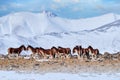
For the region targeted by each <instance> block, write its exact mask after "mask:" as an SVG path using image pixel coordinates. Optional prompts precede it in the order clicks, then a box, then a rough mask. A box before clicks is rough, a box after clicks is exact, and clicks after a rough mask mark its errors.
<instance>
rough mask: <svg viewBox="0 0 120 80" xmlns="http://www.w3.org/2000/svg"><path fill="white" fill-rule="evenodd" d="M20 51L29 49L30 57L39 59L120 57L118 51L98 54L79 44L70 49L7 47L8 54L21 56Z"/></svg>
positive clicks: (59, 47) (96, 51)
mask: <svg viewBox="0 0 120 80" xmlns="http://www.w3.org/2000/svg"><path fill="white" fill-rule="evenodd" d="M22 51H30V52H31V55H30V56H31V58H33V57H34V56H35V55H37V56H39V58H40V59H63V58H64V59H67V58H73V57H76V58H78V59H86V60H99V59H100V58H103V57H104V59H113V58H114V57H116V58H120V53H119V52H118V53H116V54H110V53H107V52H105V53H104V54H100V53H99V50H98V49H94V48H93V47H92V46H88V47H87V48H83V47H82V46H81V45H77V46H75V47H74V48H73V49H72V50H71V49H70V48H64V47H61V46H58V47H55V46H53V47H51V48H50V49H44V48H42V47H33V46H31V45H28V46H27V47H25V46H24V45H21V46H20V47H18V48H11V47H10V48H8V55H14V54H17V55H18V56H21V52H22ZM74 54H77V55H74Z"/></svg>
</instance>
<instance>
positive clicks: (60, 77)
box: [0, 71, 120, 80]
mask: <svg viewBox="0 0 120 80" xmlns="http://www.w3.org/2000/svg"><path fill="white" fill-rule="evenodd" d="M0 80H120V73H115V74H105V73H102V74H98V73H97V74H95V73H79V74H71V73H46V74H42V73H41V74H38V73H18V72H13V71H0Z"/></svg>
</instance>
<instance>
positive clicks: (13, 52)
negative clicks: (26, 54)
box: [8, 45, 26, 55]
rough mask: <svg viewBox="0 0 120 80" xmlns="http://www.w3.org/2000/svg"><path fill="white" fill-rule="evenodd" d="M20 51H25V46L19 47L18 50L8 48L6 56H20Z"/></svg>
mask: <svg viewBox="0 0 120 80" xmlns="http://www.w3.org/2000/svg"><path fill="white" fill-rule="evenodd" d="M22 50H26V48H25V46H24V45H21V46H20V47H18V48H12V47H10V48H8V54H18V55H20V53H21V52H22Z"/></svg>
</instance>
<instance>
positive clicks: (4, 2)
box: [0, 0, 120, 18]
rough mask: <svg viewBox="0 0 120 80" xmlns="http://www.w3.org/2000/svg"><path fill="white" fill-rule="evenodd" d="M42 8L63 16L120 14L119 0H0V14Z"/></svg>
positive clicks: (37, 10) (80, 16) (41, 9)
mask: <svg viewBox="0 0 120 80" xmlns="http://www.w3.org/2000/svg"><path fill="white" fill-rule="evenodd" d="M43 10H48V11H52V12H53V13H55V14H57V15H58V16H60V17H65V18H86V17H93V16H98V15H102V14H106V13H117V14H120V0H0V16H4V15H6V14H9V13H14V12H20V11H30V12H41V11H43Z"/></svg>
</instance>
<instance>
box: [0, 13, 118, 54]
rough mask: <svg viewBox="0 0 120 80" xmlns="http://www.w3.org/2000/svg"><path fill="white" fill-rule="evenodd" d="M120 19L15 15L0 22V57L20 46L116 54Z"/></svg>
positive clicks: (109, 15)
mask: <svg viewBox="0 0 120 80" xmlns="http://www.w3.org/2000/svg"><path fill="white" fill-rule="evenodd" d="M119 19H120V15H117V14H113V13H110V14H105V15H102V16H98V17H93V18H86V19H65V18H60V17H58V16H56V15H55V14H53V13H51V12H47V11H44V12H42V13H30V12H18V13H12V14H9V15H7V16H3V17H1V18H0V53H4V54H7V48H8V47H18V46H20V45H21V44H24V45H26V46H27V45H28V44H30V45H32V46H39V47H40V46H41V47H44V48H51V47H52V46H56V47H57V46H63V47H70V48H71V49H72V48H73V47H74V46H75V45H82V46H83V47H88V45H92V46H93V47H94V48H98V49H100V52H101V53H103V52H105V51H109V52H117V51H120V37H119V33H120V20H119Z"/></svg>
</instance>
